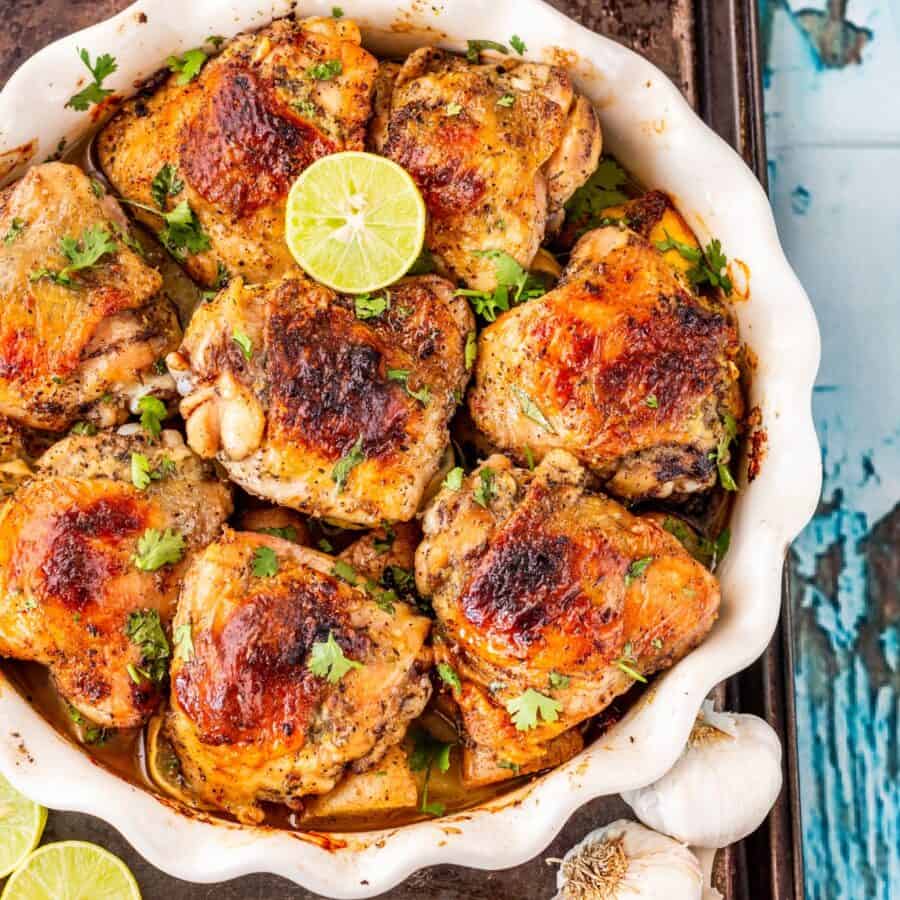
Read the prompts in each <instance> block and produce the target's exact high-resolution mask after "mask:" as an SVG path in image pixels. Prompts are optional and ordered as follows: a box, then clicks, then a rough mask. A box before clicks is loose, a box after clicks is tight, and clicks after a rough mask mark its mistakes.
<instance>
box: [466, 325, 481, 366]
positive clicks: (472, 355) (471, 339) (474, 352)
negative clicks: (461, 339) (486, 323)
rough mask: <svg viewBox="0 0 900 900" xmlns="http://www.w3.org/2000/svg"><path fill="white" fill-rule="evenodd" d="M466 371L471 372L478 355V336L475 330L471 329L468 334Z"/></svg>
mask: <svg viewBox="0 0 900 900" xmlns="http://www.w3.org/2000/svg"><path fill="white" fill-rule="evenodd" d="M465 352H466V356H465V359H466V371H467V372H469V371H471V369H472V366H474V365H475V360H476V358H477V357H478V338H477V337H476V336H475V332H474V331H470V332H469V333H468V334H467V335H466V351H465Z"/></svg>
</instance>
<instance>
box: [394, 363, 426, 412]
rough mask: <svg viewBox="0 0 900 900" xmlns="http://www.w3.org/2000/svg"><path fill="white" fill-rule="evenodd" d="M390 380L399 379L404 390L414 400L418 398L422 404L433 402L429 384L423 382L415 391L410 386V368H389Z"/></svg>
mask: <svg viewBox="0 0 900 900" xmlns="http://www.w3.org/2000/svg"><path fill="white" fill-rule="evenodd" d="M387 377H388V381H398V382H400V383H401V384H402V385H403V387H404V390H405V391H406V393H407V394H409V396H410V397H412V398H413V399H414V400H418V401H419V403H421V404H422V406H428V404H429V403H430V402H431V389H430V388H429V387H428V385H427V384H423V385H422V387H421V388H419V390H417V391H414V390H413V389H412V388H411V387H410V386H409V369H388V370H387Z"/></svg>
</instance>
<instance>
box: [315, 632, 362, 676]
mask: <svg viewBox="0 0 900 900" xmlns="http://www.w3.org/2000/svg"><path fill="white" fill-rule="evenodd" d="M307 666H308V668H309V670H310V672H312V673H313V675H318V676H319V678H325V679H327V680H328V682H329V683H330V684H337V683H338V682H339V681H340V680H341V679H342V678H343V677H344V676H345V675H346V674H347V673H348V672H349V671H350V670H351V669H361V668H362V667H363V664H362V663H361V662H357V661H356V660H355V659H347V657H346V656H344V651H343V650H342V649H341V647H340V644H338V642H337V641H336V640H335V639H334V633H333V632H331V631H329V632H328V640H326V641H316V642H315V643H314V644H313V645H312V653H311V654H310V657H309V663H308V664H307Z"/></svg>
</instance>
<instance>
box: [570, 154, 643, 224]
mask: <svg viewBox="0 0 900 900" xmlns="http://www.w3.org/2000/svg"><path fill="white" fill-rule="evenodd" d="M627 183H628V175H627V174H626V172H625V170H624V169H623V168H622V167H621V166H620V165H619V164H618V163H617V162H616V161H615V160H614V159H612V158H611V157H604V158H603V159H601V160H600V164H599V165H598V166H597V168H596V169H595V170H594V173H593V175H591V177H590V178H588V180H587V181H586V182H585V183H584V184H583V185H582V186H581V187H580V188H578V190H577V191H575V193H574V194H573V195H572V196H571V198H570V199H569V200H568V202H567V203H566V216H567V218H568V219H569V220H570V221H573V222H574V223H575V224H576V225H577V226H578V233H579V234H583V233H584V232H585V231H589V230H590V229H591V228H596V227H597V226H598V225H601V224H608V220H607V219H606V217H604V215H603V211H604V210H605V209H608V208H609V207H610V206H619V205H620V204H622V203H625V202H626V201H627V200H628V195H627V194H625V193H623V192H622V191H621V190H619V189H620V188H621V187H623V186H624V185H626V184H627Z"/></svg>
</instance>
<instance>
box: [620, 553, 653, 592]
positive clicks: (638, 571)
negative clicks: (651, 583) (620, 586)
mask: <svg viewBox="0 0 900 900" xmlns="http://www.w3.org/2000/svg"><path fill="white" fill-rule="evenodd" d="M652 562H653V557H652V556H645V557H643V559H636V560H635V561H634V562H633V563H632V564H631V565H630V566H629V567H628V571H627V572H626V573H625V587H626V589H627V588H629V587H630V586H631V583H632V582H633V581H637V579H638V578H640V577H641V575H643V574H644V572H645V571H646V570H647V567H648V566H649V565H650V563H652Z"/></svg>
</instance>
